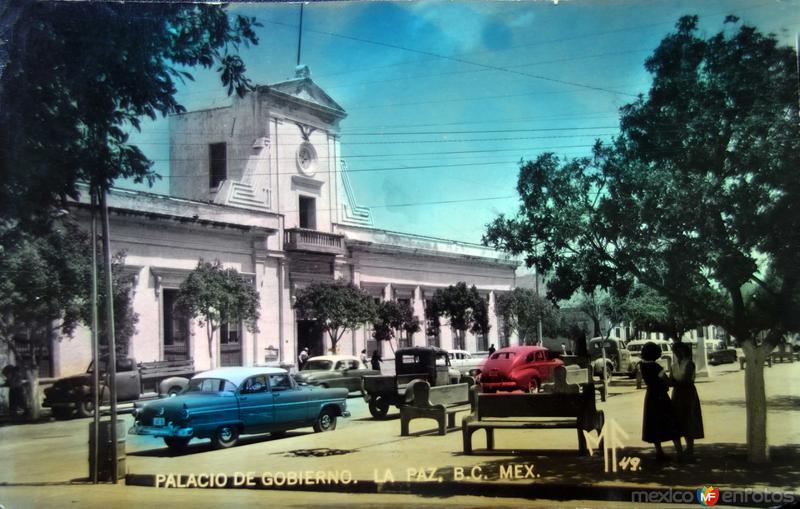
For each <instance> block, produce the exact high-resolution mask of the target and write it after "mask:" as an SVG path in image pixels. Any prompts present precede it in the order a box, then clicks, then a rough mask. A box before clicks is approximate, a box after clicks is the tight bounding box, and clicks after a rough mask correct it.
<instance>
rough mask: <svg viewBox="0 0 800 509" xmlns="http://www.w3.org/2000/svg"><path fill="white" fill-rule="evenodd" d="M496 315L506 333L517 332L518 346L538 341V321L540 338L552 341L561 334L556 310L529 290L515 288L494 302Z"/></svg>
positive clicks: (561, 328) (559, 318)
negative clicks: (498, 316) (500, 319)
mask: <svg viewBox="0 0 800 509" xmlns="http://www.w3.org/2000/svg"><path fill="white" fill-rule="evenodd" d="M497 314H498V315H500V316H501V317H502V318H503V324H504V325H505V326H506V327H507V328H508V331H507V332H508V333H512V332H516V333H517V336H518V337H519V340H520V343H521V344H525V345H533V344H535V343H536V341H537V340H538V335H539V320H541V322H542V335H543V336H547V337H551V338H555V337H557V336H559V335H561V334H563V333H564V331H563V323H562V316H561V313H560V311H559V309H558V308H557V307H556V306H555V305H553V303H552V302H550V301H548V300H547V299H545V298H544V297H542V296H540V295H537V294H536V292H535V291H533V290H531V289H530V288H514V289H513V290H512V291H511V292H509V293H505V294H501V295H500V296H499V297H498V298H497Z"/></svg>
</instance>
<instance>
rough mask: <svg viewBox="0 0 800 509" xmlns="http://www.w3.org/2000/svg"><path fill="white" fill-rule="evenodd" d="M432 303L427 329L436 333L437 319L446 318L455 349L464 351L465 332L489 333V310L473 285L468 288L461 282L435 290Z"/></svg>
mask: <svg viewBox="0 0 800 509" xmlns="http://www.w3.org/2000/svg"><path fill="white" fill-rule="evenodd" d="M432 301H433V305H432V306H431V319H429V329H430V330H431V332H438V328H439V318H440V317H443V316H446V317H447V318H448V321H449V325H450V328H452V329H453V332H455V335H456V337H455V339H456V344H455V345H454V346H455V347H456V348H460V349H464V347H465V339H464V336H465V334H466V332H467V330H469V331H470V332H471V333H473V334H488V333H489V309H488V306H487V305H486V301H485V300H483V299H482V298H481V296H480V295H479V294H478V289H477V288H475V286H474V285H473V286H472V287H471V288H470V287H467V284H466V283H464V282H463V281H461V282H458V283H456V284H455V285H450V286H448V287H447V288H442V289H439V290H436V292H435V293H434V294H433V299H432ZM434 335H435V334H434Z"/></svg>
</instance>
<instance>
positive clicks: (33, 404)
mask: <svg viewBox="0 0 800 509" xmlns="http://www.w3.org/2000/svg"><path fill="white" fill-rule="evenodd" d="M25 379H26V381H27V382H28V383H27V387H26V389H25V400H26V401H25V406H27V407H28V419H29V420H31V421H37V420H39V413H40V409H39V373H38V371H37V370H36V368H31V369H26V370H25Z"/></svg>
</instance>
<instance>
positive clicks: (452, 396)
mask: <svg viewBox="0 0 800 509" xmlns="http://www.w3.org/2000/svg"><path fill="white" fill-rule="evenodd" d="M428 400H429V401H430V403H431V405H453V404H455V403H464V402H465V401H469V384H453V385H441V386H438V387H431V388H430V392H429V393H428Z"/></svg>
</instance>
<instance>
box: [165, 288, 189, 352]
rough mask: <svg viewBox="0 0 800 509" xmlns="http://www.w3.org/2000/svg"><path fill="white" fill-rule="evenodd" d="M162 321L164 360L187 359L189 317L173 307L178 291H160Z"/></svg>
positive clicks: (167, 289) (178, 308)
mask: <svg viewBox="0 0 800 509" xmlns="http://www.w3.org/2000/svg"><path fill="white" fill-rule="evenodd" d="M161 295H162V299H163V309H162V312H163V319H164V322H163V323H164V359H165V360H168V361H173V360H186V359H189V358H190V357H189V316H188V314H187V313H186V312H185V311H184V310H182V309H181V308H180V307H178V306H176V305H175V301H176V300H177V298H178V290H175V289H169V288H165V289H164V290H163V291H162V294H161Z"/></svg>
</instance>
